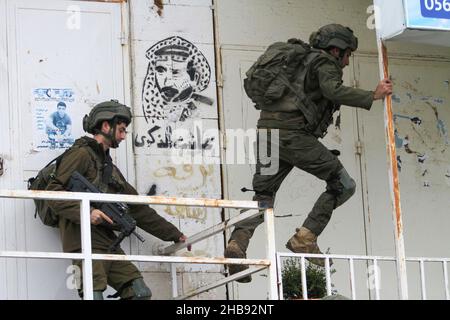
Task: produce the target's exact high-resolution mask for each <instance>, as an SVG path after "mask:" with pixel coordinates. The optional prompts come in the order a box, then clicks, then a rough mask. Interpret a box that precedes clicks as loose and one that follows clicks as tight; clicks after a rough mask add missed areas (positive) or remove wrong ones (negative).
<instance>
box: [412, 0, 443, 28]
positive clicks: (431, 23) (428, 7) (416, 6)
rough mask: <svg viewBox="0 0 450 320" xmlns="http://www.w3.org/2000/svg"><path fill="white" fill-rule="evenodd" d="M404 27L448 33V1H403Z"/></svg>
mask: <svg viewBox="0 0 450 320" xmlns="http://www.w3.org/2000/svg"><path fill="white" fill-rule="evenodd" d="M404 3H405V11H406V19H407V21H406V26H407V27H408V28H414V29H419V30H420V29H423V30H442V31H447V30H448V31H450V0H404Z"/></svg>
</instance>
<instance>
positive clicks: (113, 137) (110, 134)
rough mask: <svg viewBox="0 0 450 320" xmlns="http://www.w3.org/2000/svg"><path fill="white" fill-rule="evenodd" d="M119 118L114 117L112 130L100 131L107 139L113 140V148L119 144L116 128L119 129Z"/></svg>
mask: <svg viewBox="0 0 450 320" xmlns="http://www.w3.org/2000/svg"><path fill="white" fill-rule="evenodd" d="M117 122H118V121H117V118H114V119H113V120H112V121H111V123H110V125H111V127H110V130H109V132H108V133H104V132H99V133H100V134H101V135H102V136H103V137H105V139H107V140H108V141H110V142H111V148H113V149H115V148H117V147H118V146H119V143H118V142H117V140H116V130H117Z"/></svg>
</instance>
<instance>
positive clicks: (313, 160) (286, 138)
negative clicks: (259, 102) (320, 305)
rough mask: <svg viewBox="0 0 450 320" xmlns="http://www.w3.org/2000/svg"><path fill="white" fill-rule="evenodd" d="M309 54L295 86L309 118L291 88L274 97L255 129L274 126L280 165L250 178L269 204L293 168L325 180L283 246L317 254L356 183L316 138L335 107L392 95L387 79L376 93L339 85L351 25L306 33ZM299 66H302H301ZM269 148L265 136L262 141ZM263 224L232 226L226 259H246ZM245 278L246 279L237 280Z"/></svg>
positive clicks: (353, 44) (366, 105)
mask: <svg viewBox="0 0 450 320" xmlns="http://www.w3.org/2000/svg"><path fill="white" fill-rule="evenodd" d="M310 45H311V46H312V47H313V49H312V52H311V53H310V54H309V55H308V57H307V58H306V59H305V61H307V64H306V67H305V68H306V75H305V73H303V75H304V80H302V79H299V78H300V76H298V77H297V78H298V79H299V81H300V80H301V81H304V85H303V86H302V85H299V83H297V85H298V86H297V87H298V88H301V89H299V90H303V91H304V92H302V94H303V95H304V96H306V97H307V98H308V99H309V101H311V103H310V105H306V106H303V107H305V108H307V110H312V111H313V112H312V114H313V117H311V116H310V117H309V119H307V118H306V117H305V115H304V114H303V113H302V112H301V111H300V108H297V107H296V104H298V95H297V94H295V93H294V92H289V93H287V94H285V95H284V96H283V97H282V98H281V99H280V100H279V101H277V108H274V106H272V107H271V110H274V109H275V110H281V111H280V112H277V111H267V110H266V111H265V110H262V111H261V115H260V119H259V121H258V129H265V130H268V131H269V132H270V130H271V129H278V130H279V131H278V132H279V144H278V145H276V146H274V147H277V148H279V169H278V172H276V173H275V174H272V175H263V174H261V169H262V168H264V166H263V165H261V164H260V163H258V164H257V166H256V173H255V175H254V177H253V189H254V191H255V196H254V197H253V200H257V201H262V202H264V203H266V204H267V206H268V207H273V204H274V200H275V195H276V192H277V190H278V189H279V187H280V185H281V183H282V182H283V180H284V179H285V178H286V176H287V175H288V174H289V172H290V171H291V170H292V168H293V167H297V168H299V169H301V170H304V171H306V172H308V173H310V174H312V175H314V176H316V177H317V178H319V179H321V180H324V181H325V182H326V183H327V187H326V190H325V192H324V193H322V194H321V195H320V197H319V199H318V200H317V201H316V203H315V204H314V206H313V208H312V210H311V212H310V213H309V214H308V217H307V218H306V220H305V221H304V223H303V225H302V226H301V227H300V228H298V229H296V233H295V234H294V235H293V236H292V237H291V238H290V239H289V241H288V242H287V244H286V247H287V248H288V249H289V250H291V251H292V252H295V253H321V252H320V250H319V247H318V245H317V237H318V236H319V235H320V234H321V233H322V231H323V230H324V228H325V227H326V225H327V224H328V222H329V220H330V218H331V214H332V212H333V210H334V209H336V208H337V207H339V206H340V205H342V204H343V203H344V202H346V201H347V200H348V199H349V198H350V197H351V196H352V195H353V194H354V193H355V189H356V184H355V181H354V180H353V179H352V178H351V177H350V176H349V174H348V173H347V171H346V170H345V168H344V167H343V165H342V164H341V162H340V161H339V159H338V157H337V155H336V154H335V153H336V152H335V153H333V152H331V151H330V150H328V149H327V148H326V147H325V146H324V145H323V144H322V143H321V142H320V141H319V140H318V139H319V138H323V137H324V136H325V135H326V133H327V128H328V126H329V125H330V124H331V123H332V120H333V113H334V112H335V111H337V110H338V109H339V108H340V105H341V104H342V105H347V106H351V107H359V108H363V109H366V110H370V108H371V106H372V103H373V101H374V100H379V99H383V98H384V97H386V96H387V95H390V94H392V83H391V81H390V80H388V79H385V80H382V81H381V82H380V83H379V84H378V86H377V87H376V89H375V91H366V90H361V89H356V88H351V87H347V86H344V85H343V81H342V77H343V71H342V70H343V69H344V68H345V67H346V66H347V65H348V64H349V58H350V56H351V55H352V52H353V51H355V50H356V49H357V47H358V39H357V38H356V37H355V36H354V34H353V31H352V30H351V29H350V28H347V27H344V26H342V25H339V24H330V25H326V26H323V27H321V28H320V29H319V30H318V31H317V32H314V33H313V34H312V35H311V37H310ZM303 70H304V69H303ZM259 143H267V146H268V148H269V149H270V146H271V143H270V135H269V138H266V141H261V140H260V142H259ZM262 222H263V216H262V215H261V216H258V217H256V218H254V219H251V220H250V221H244V222H242V223H240V224H237V225H236V226H235V228H234V230H233V232H232V234H231V238H230V241H229V242H228V245H227V247H226V249H225V254H224V255H225V257H227V258H245V257H246V251H247V247H248V245H249V241H250V238H251V237H252V236H253V233H254V231H255V229H256V227H257V226H258V225H259V224H261V223H262ZM309 260H310V262H312V263H315V264H317V265H320V266H324V259H317V258H316V259H314V258H311V259H309ZM247 268H248V266H245V265H230V266H229V271H230V274H234V273H237V272H240V271H243V270H245V269H247ZM238 281H240V282H249V281H251V277H249V276H248V277H244V278H241V279H239V280H238Z"/></svg>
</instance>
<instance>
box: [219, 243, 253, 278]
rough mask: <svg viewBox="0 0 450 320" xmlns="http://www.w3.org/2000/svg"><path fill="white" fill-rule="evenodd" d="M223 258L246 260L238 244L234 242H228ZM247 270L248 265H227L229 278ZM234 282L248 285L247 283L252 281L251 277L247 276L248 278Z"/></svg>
mask: <svg viewBox="0 0 450 320" xmlns="http://www.w3.org/2000/svg"><path fill="white" fill-rule="evenodd" d="M224 256H225V258H231V259H246V258H247V256H246V254H245V251H243V250H242V249H241V247H240V246H239V244H238V243H237V241H236V240H230V242H228V245H227V247H226V248H225V253H224ZM247 269H248V265H243V264H229V265H228V271H229V272H230V276H231V275H233V274H235V273H238V272H241V271H244V270H247ZM236 281H237V282H241V283H248V282H250V281H252V276H251V275H248V276H246V277H243V278H240V279H238V280H236Z"/></svg>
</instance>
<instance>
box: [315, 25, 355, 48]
mask: <svg viewBox="0 0 450 320" xmlns="http://www.w3.org/2000/svg"><path fill="white" fill-rule="evenodd" d="M309 43H310V45H311V46H313V47H314V48H317V49H328V48H330V47H337V48H339V49H341V50H346V49H347V48H350V49H351V50H352V51H355V50H356V49H358V38H357V37H355V36H354V34H353V30H352V29H350V28H348V27H344V26H343V25H340V24H328V25H326V26H323V27H321V28H320V29H319V30H318V31H316V32H313V33H312V34H311V36H310V37H309Z"/></svg>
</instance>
